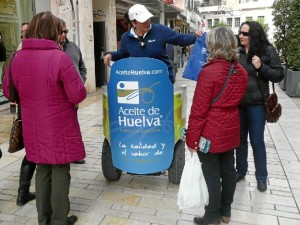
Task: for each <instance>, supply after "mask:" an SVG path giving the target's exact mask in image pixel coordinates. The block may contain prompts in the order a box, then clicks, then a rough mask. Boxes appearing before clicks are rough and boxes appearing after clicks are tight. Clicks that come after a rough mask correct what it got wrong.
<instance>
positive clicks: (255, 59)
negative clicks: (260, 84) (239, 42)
mask: <svg viewBox="0 0 300 225" xmlns="http://www.w3.org/2000/svg"><path fill="white" fill-rule="evenodd" d="M252 64H253V66H254V67H255V69H257V70H258V69H259V68H261V66H262V64H261V61H260V58H259V57H258V56H256V55H254V56H253V57H252Z"/></svg>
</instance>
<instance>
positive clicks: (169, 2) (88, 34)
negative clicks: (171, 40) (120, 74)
mask: <svg viewBox="0 0 300 225" xmlns="http://www.w3.org/2000/svg"><path fill="white" fill-rule="evenodd" d="M273 2H274V1H273V0H266V1H265V0H151V1H149V0H131V1H129V0H101V1H99V0H80V1H78V0H0V34H1V36H2V39H3V41H4V43H5V46H6V49H7V53H6V54H7V56H9V54H10V53H11V52H12V51H15V50H16V48H17V46H18V45H19V44H20V42H21V39H20V27H21V24H22V23H24V22H29V21H30V20H31V18H32V17H33V15H35V14H37V13H39V12H42V11H51V12H52V13H53V14H54V15H56V16H57V17H59V18H62V19H64V20H65V21H66V23H67V26H68V29H69V31H70V32H69V34H68V38H69V40H70V41H73V42H75V43H76V44H77V45H78V46H79V48H80V49H81V51H82V54H83V59H84V61H85V64H86V67H87V70H88V74H87V81H86V83H85V85H86V87H87V89H88V92H89V93H93V92H95V91H96V88H97V87H101V86H102V85H105V84H106V83H107V81H108V79H109V75H108V74H109V68H107V67H106V66H104V64H103V60H102V56H103V55H104V54H105V52H107V51H114V50H117V49H118V42H119V41H120V35H121V34H122V33H123V32H125V31H126V29H128V27H127V28H126V27H125V26H124V17H123V16H124V13H125V12H126V11H127V10H128V9H129V8H130V7H131V6H132V5H133V4H137V3H139V4H144V5H145V6H146V7H147V8H148V9H149V11H150V12H151V13H152V14H153V15H154V17H153V18H151V22H152V23H161V24H165V25H167V26H169V27H171V28H175V27H178V28H179V30H180V32H182V33H190V32H194V31H195V30H201V29H203V30H205V31H209V30H210V29H211V28H212V27H213V26H214V25H216V24H217V23H221V22H222V23H226V24H227V25H229V26H230V27H231V28H232V29H233V30H234V32H235V33H236V34H237V33H238V28H239V26H240V23H241V22H243V21H245V20H249V19H252V20H257V19H262V20H264V23H266V24H268V26H269V32H268V34H269V38H270V37H271V38H270V40H271V41H272V34H273V33H274V29H273V24H272V18H273V17H272V8H271V6H272V4H273ZM6 64H7V61H6V62H0V66H1V68H0V69H1V70H0V72H1V80H0V88H2V86H1V81H2V77H3V73H2V71H3V70H4V69H5V67H6ZM1 91H2V90H1V89H0V103H1V102H3V97H2V93H1ZM4 100H5V99H4Z"/></svg>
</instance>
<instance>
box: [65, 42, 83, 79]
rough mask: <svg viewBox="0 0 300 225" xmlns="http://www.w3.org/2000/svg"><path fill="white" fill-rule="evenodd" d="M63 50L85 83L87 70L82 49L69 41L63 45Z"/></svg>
mask: <svg viewBox="0 0 300 225" xmlns="http://www.w3.org/2000/svg"><path fill="white" fill-rule="evenodd" d="M63 50H64V51H65V52H66V53H67V54H68V55H69V57H70V58H71V60H72V62H73V64H74V65H75V68H76V70H77V72H78V73H79V74H80V76H81V79H82V81H83V82H84V83H85V81H86V72H87V70H86V67H85V64H84V61H83V59H82V54H81V51H80V49H79V48H78V46H77V45H76V44H75V43H73V42H71V41H69V40H68V39H67V40H66V42H65V43H64V44H63Z"/></svg>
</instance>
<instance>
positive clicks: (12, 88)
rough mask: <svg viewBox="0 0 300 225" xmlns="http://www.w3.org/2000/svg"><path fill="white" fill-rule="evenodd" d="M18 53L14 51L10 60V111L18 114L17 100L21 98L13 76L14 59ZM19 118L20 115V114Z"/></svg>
mask: <svg viewBox="0 0 300 225" xmlns="http://www.w3.org/2000/svg"><path fill="white" fill-rule="evenodd" d="M15 55H16V53H12V54H11V57H10V60H9V101H10V106H9V108H10V112H11V113H12V114H16V112H17V104H16V101H17V99H18V98H19V94H18V92H17V90H16V87H15V85H14V81H13V77H12V63H13V61H14V58H15ZM18 118H19V116H18Z"/></svg>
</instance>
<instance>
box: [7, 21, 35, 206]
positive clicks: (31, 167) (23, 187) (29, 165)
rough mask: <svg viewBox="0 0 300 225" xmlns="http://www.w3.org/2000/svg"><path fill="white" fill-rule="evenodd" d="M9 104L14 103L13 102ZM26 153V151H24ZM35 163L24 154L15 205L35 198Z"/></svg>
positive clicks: (23, 34)
mask: <svg viewBox="0 0 300 225" xmlns="http://www.w3.org/2000/svg"><path fill="white" fill-rule="evenodd" d="M28 26H29V23H27V22H25V23H22V25H21V43H20V44H19V46H18V48H17V51H19V50H21V49H22V42H23V40H25V39H26V31H27V29H28ZM10 104H16V103H15V102H13V103H10ZM17 107H18V110H17V111H18V118H22V113H21V111H22V110H21V106H20V104H18V105H17ZM25 153H26V151H25ZM35 168H36V164H35V163H34V162H31V161H29V160H28V159H27V157H26V155H25V156H24V158H23V160H22V164H21V168H20V177H19V188H18V197H17V205H18V206H22V205H25V204H26V203H27V202H29V201H32V200H34V199H35V193H32V192H30V186H31V180H32V178H33V175H34V172H35Z"/></svg>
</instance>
